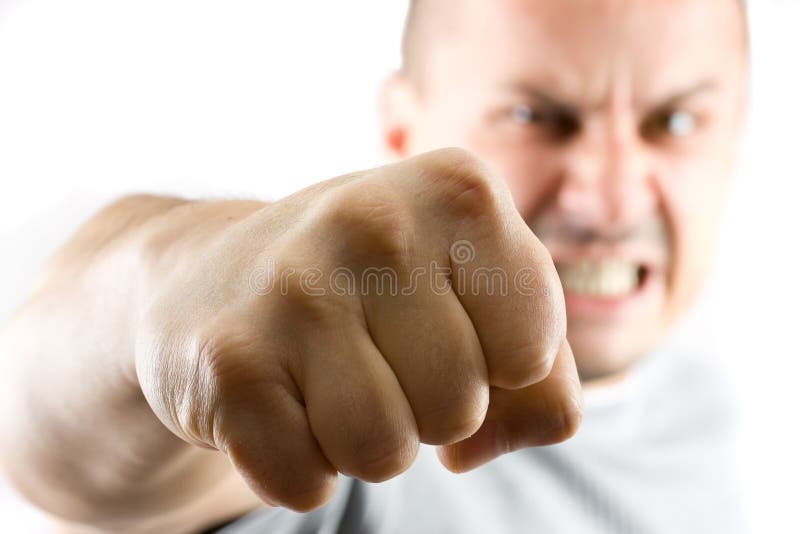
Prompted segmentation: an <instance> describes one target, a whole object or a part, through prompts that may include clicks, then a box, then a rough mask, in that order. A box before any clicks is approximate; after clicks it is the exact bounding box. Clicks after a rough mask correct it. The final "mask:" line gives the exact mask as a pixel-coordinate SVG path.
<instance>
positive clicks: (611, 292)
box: [556, 259, 651, 298]
mask: <svg viewBox="0 0 800 534" xmlns="http://www.w3.org/2000/svg"><path fill="white" fill-rule="evenodd" d="M556 270H557V271H558V275H559V277H560V278H561V284H562V286H563V287H564V292H565V293H570V294H573V295H582V296H587V297H595V298H619V297H624V296H626V295H630V294H632V293H635V292H636V291H638V290H639V289H641V288H642V287H643V286H644V285H645V282H646V280H647V278H648V277H649V275H650V272H651V269H650V268H649V267H648V266H647V265H645V264H643V263H640V262H635V261H629V260H622V259H601V260H579V261H576V262H556Z"/></svg>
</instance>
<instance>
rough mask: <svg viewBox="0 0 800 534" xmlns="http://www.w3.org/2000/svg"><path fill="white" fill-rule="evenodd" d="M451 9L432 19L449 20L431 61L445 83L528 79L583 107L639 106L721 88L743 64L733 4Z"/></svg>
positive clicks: (691, 1) (509, 4)
mask: <svg viewBox="0 0 800 534" xmlns="http://www.w3.org/2000/svg"><path fill="white" fill-rule="evenodd" d="M451 5H454V4H451ZM458 6H459V8H458V9H454V10H448V11H440V12H439V14H438V16H440V17H441V16H444V17H450V18H451V20H447V21H442V25H441V26H440V27H446V28H449V31H448V34H447V35H446V36H442V38H441V39H439V41H440V43H439V45H438V46H434V47H433V49H432V50H431V56H430V57H433V58H434V60H438V64H437V66H438V69H439V71H440V73H441V74H442V75H444V76H447V77H449V78H450V79H451V80H452V79H453V76H458V74H459V72H460V73H461V75H463V76H467V77H472V78H475V77H476V76H475V75H476V74H478V75H479V77H480V78H481V79H483V80H484V81H485V82H486V83H490V82H500V81H508V82H514V81H517V79H518V78H520V77H526V78H532V79H533V80H531V81H535V82H536V83H537V84H546V85H547V86H548V88H550V89H556V90H557V91H558V92H559V94H563V95H565V96H569V97H571V98H573V99H576V100H577V99H580V100H582V101H590V100H597V101H600V100H602V99H604V98H606V97H607V96H608V94H609V93H610V92H611V91H612V89H619V88H620V86H621V85H628V86H629V88H630V89H631V91H633V92H636V93H637V94H639V95H641V96H642V98H646V97H647V96H646V95H652V94H653V93H656V92H658V91H659V90H666V89H664V88H671V87H675V86H679V85H686V83H687V82H692V81H697V82H700V81H705V79H701V78H720V77H722V78H724V77H725V75H726V74H729V72H728V71H730V70H731V68H733V67H736V66H737V65H738V64H739V63H741V59H742V58H743V57H744V56H743V55H742V52H743V47H744V41H745V34H744V25H743V20H744V19H743V17H742V14H741V11H740V10H741V7H740V6H739V5H738V4H737V1H736V0H702V1H698V0H491V1H489V0H460V2H458ZM434 75H435V74H434ZM687 78H697V79H696V80H691V79H689V80H687Z"/></svg>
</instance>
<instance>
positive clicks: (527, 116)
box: [511, 104, 580, 140]
mask: <svg viewBox="0 0 800 534" xmlns="http://www.w3.org/2000/svg"><path fill="white" fill-rule="evenodd" d="M511 120H513V121H514V122H515V123H517V124H520V125H530V126H535V127H537V128H540V129H542V130H543V132H544V133H545V134H546V135H548V136H549V137H550V138H552V139H554V140H563V139H566V138H569V137H571V136H573V135H574V134H576V133H577V132H578V130H579V129H580V124H579V122H578V119H577V118H576V117H575V116H574V114H572V113H571V112H570V111H568V110H564V109H558V108H553V107H549V108H548V107H543V108H539V109H537V108H534V107H533V106H529V105H525V104H518V105H516V106H514V107H513V108H511Z"/></svg>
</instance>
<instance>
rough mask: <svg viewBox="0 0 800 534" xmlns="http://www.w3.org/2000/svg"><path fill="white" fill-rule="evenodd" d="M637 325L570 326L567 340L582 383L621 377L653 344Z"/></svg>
mask: <svg viewBox="0 0 800 534" xmlns="http://www.w3.org/2000/svg"><path fill="white" fill-rule="evenodd" d="M645 333H646V332H644V331H642V330H641V329H639V328H630V327H629V328H613V327H609V326H608V325H603V326H597V327H591V326H588V325H580V326H578V327H575V328H573V327H572V326H571V325H570V326H569V333H568V335H567V339H568V340H569V343H570V346H571V347H572V352H573V354H574V355H575V364H576V366H577V368H578V374H579V375H580V377H581V381H583V382H591V381H595V380H600V379H608V378H612V377H621V376H622V375H624V373H625V371H627V370H628V369H629V368H630V367H631V366H633V365H634V364H635V363H636V362H638V361H639V360H641V359H642V358H643V357H644V356H645V355H646V354H648V353H649V352H650V351H651V350H652V349H653V348H654V347H655V344H656V342H655V340H654V337H655V336H654V335H643V334H645Z"/></svg>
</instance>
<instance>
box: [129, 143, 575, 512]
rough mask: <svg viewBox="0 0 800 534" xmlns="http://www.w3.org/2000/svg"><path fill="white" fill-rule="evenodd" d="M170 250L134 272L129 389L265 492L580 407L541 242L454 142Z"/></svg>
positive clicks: (501, 432)
mask: <svg viewBox="0 0 800 534" xmlns="http://www.w3.org/2000/svg"><path fill="white" fill-rule="evenodd" d="M187 209H190V208H187ZM174 237H175V236H170V235H169V232H166V233H165V232H160V233H158V234H157V235H156V236H155V237H153V238H152V239H151V240H150V245H149V247H150V250H151V252H152V254H153V255H158V257H159V258H169V254H168V253H167V252H165V249H168V248H169V245H165V243H167V242H171V241H170V239H172V238H174ZM155 250H157V251H158V253H157V254H156V252H153V251H155ZM161 261H170V260H168V259H163V260H161ZM178 267H179V268H173V269H171V270H170V273H171V274H170V275H169V276H164V277H163V278H157V277H151V278H152V279H151V280H149V281H148V284H147V285H148V287H150V288H151V289H152V291H151V292H147V293H146V295H147V296H146V297H145V301H146V307H145V312H144V313H143V317H142V325H141V326H140V327H139V329H138V332H137V339H136V351H135V359H136V375H137V377H138V380H139V383H140V385H141V388H142V391H143V392H144V395H145V397H146V399H147V402H148V403H149V405H150V406H151V408H152V410H153V411H154V412H155V414H156V415H157V416H158V418H159V419H160V420H161V422H162V423H163V424H164V425H166V426H167V427H168V428H169V429H170V430H171V431H172V432H173V433H174V434H176V435H177V436H179V437H180V438H182V439H183V440H185V441H187V442H189V443H191V444H194V445H198V446H201V447H206V448H212V449H218V450H220V451H222V452H223V453H225V454H226V455H228V457H229V459H230V461H231V462H232V464H233V465H234V466H235V468H236V470H237V471H238V472H239V474H240V475H241V476H242V477H243V478H244V480H245V481H246V482H247V483H248V485H249V486H250V488H251V489H252V490H253V491H254V492H255V493H256V494H257V495H258V496H260V497H261V498H262V499H263V500H264V501H266V502H268V503H271V504H276V505H281V506H286V507H289V508H292V509H295V510H309V509H312V508H314V507H317V506H319V505H321V504H323V503H324V502H325V501H326V500H327V499H329V498H330V496H331V495H332V492H333V489H334V487H335V482H336V475H337V472H341V473H344V474H346V475H350V476H353V477H358V478H360V479H363V480H367V481H382V480H385V479H388V478H390V477H392V476H395V475H397V474H398V473H401V472H402V471H404V470H405V469H407V468H408V467H409V466H410V465H411V463H412V462H413V460H414V457H415V454H416V452H417V449H418V447H419V443H420V442H422V443H428V444H434V445H441V447H440V448H439V451H438V452H439V457H440V459H441V461H442V463H443V464H444V465H445V466H446V467H447V468H448V469H450V470H452V471H464V470H468V469H471V468H473V467H475V466H477V465H479V464H481V463H484V462H486V461H489V460H491V459H492V458H494V457H496V456H498V455H501V454H503V453H505V452H509V451H512V450H515V449H518V448H520V447H525V446H532V445H542V444H549V443H554V442H557V441H560V440H563V439H565V438H567V437H569V436H570V435H571V434H572V433H574V432H575V430H576V427H577V424H578V422H579V420H580V417H581V400H580V399H581V393H580V385H579V381H578V378H577V374H576V371H575V367H574V362H573V358H572V353H571V352H570V348H569V345H568V344H567V342H566V339H565V335H566V317H565V309H564V300H563V294H562V290H561V285H560V283H559V279H558V277H557V275H556V271H555V268H554V266H553V264H552V261H551V259H550V256H549V254H548V252H547V251H546V250H545V248H544V247H543V246H542V244H541V243H540V242H539V241H538V240H537V239H536V237H535V236H534V235H533V233H532V232H531V230H530V229H529V228H528V226H527V225H526V224H525V222H524V221H523V220H522V218H521V217H520V215H519V214H518V213H517V211H516V209H515V207H514V203H513V201H512V198H511V194H510V193H509V191H508V190H507V189H506V188H505V186H504V184H503V183H502V181H500V180H499V179H497V178H495V177H493V176H491V174H490V173H489V172H487V170H486V169H485V168H484V167H483V166H482V164H481V163H480V162H479V161H477V160H476V159H475V158H474V157H472V156H471V155H470V154H469V153H467V152H464V151H462V150H458V149H446V150H440V151H436V152H431V153H429V154H425V155H422V156H419V157H416V158H412V159H409V160H406V161H402V162H400V163H397V164H393V165H389V166H386V167H382V168H378V169H373V170H369V171H364V172H357V173H353V174H350V175H347V176H343V177H339V178H335V179H333V180H330V181H327V182H324V183H321V184H318V185H316V186H313V187H311V188H309V189H306V190H304V191H302V192H300V193H298V194H296V195H293V196H291V197H288V198H286V199H284V200H282V201H280V202H277V203H274V204H271V205H269V206H267V207H264V208H262V209H259V210H258V211H254V212H253V213H252V214H250V215H248V216H247V217H244V218H242V219H241V220H238V221H236V222H235V223H234V224H231V225H229V226H227V227H225V230H224V231H222V232H220V233H219V235H218V236H217V237H216V238H215V239H213V240H212V241H211V242H210V243H208V244H207V245H205V246H204V250H203V251H202V254H198V255H196V256H195V257H193V258H192V261H190V262H185V264H181V265H179V266H178Z"/></svg>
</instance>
